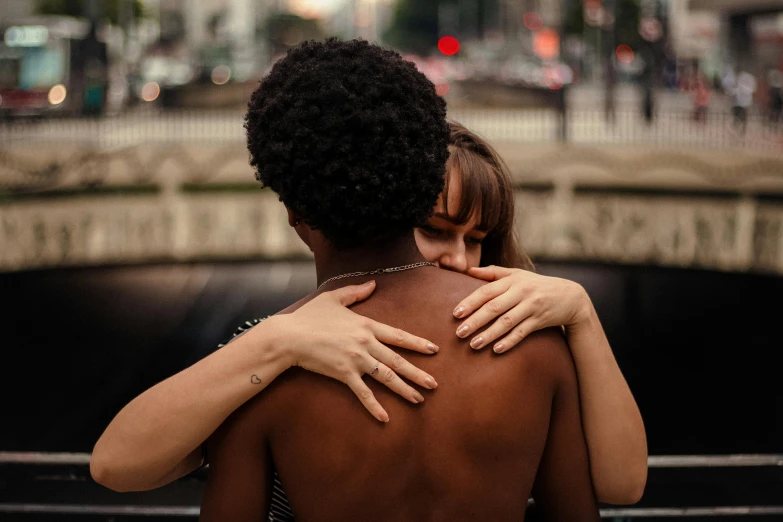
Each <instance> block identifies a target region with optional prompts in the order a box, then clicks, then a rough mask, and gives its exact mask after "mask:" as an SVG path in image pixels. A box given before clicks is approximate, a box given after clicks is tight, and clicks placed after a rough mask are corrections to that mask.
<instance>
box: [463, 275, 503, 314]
mask: <svg viewBox="0 0 783 522" xmlns="http://www.w3.org/2000/svg"><path fill="white" fill-rule="evenodd" d="M510 285H511V283H510V282H508V281H505V280H503V279H501V280H500V281H495V282H493V283H487V284H486V285H484V286H482V287H480V288H477V289H476V290H475V291H474V292H473V293H472V294H470V295H469V296H468V297H466V298H465V299H463V300H462V301H461V302H460V303H459V304H458V305H457V307H456V308H454V317H456V318H457V319H462V318H463V317H467V316H469V315H470V314H472V313H473V312H474V311H476V310H478V309H479V308H480V307H481V306H482V305H483V304H484V303H486V302H487V301H489V300H491V299H494V298H496V297H497V296H499V295H500V294H502V293H503V292H505V291H506V290H508V288H509V286H510Z"/></svg>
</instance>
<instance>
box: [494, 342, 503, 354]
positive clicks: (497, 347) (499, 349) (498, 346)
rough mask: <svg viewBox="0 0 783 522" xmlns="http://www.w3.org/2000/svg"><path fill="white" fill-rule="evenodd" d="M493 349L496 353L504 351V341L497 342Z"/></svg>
mask: <svg viewBox="0 0 783 522" xmlns="http://www.w3.org/2000/svg"><path fill="white" fill-rule="evenodd" d="M492 350H494V352H495V353H503V343H498V344H496V345H495V346H494V347H493V348H492Z"/></svg>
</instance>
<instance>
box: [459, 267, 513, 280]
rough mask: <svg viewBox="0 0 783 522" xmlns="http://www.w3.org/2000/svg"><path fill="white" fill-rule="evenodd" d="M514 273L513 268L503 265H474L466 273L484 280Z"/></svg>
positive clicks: (496, 278) (501, 277)
mask: <svg viewBox="0 0 783 522" xmlns="http://www.w3.org/2000/svg"><path fill="white" fill-rule="evenodd" d="M513 273H514V269H513V268H506V267H503V266H495V265H490V266H474V267H473V268H470V269H468V275H469V276H471V277H475V278H478V279H483V280H484V281H497V280H498V279H503V278H504V277H507V276H510V275H511V274H513Z"/></svg>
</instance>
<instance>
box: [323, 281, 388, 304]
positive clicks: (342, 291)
mask: <svg viewBox="0 0 783 522" xmlns="http://www.w3.org/2000/svg"><path fill="white" fill-rule="evenodd" d="M373 291H375V281H367V282H366V283H364V284H361V285H350V286H344V287H342V288H338V289H337V290H331V291H329V292H324V293H323V294H321V295H326V296H332V297H334V298H336V299H337V300H338V301H339V302H340V304H341V305H343V306H351V305H352V304H354V303H356V302H357V301H363V300H364V299H367V298H368V297H370V294H372V293H373Z"/></svg>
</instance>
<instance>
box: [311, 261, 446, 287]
mask: <svg viewBox="0 0 783 522" xmlns="http://www.w3.org/2000/svg"><path fill="white" fill-rule="evenodd" d="M422 266H436V265H435V263H430V262H429V261H421V262H419V263H413V264H410V265H403V266H395V267H392V268H376V269H375V270H369V271H367V272H351V273H348V274H340V275H337V276H334V277H330V278H329V279H327V280H326V281H324V282H323V283H321V284H320V285H318V290H320V289H321V287H322V286H324V285H325V284H326V283H331V282H332V281H337V280H338V279H345V278H346V277H359V276H364V275H382V274H391V273H392V272H402V271H404V270H410V269H412V268H419V267H422Z"/></svg>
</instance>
